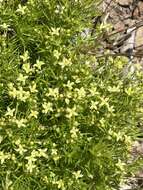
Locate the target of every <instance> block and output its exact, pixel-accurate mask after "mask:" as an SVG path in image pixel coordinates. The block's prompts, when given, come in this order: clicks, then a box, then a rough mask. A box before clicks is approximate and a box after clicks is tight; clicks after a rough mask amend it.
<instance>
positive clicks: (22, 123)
mask: <svg viewBox="0 0 143 190" xmlns="http://www.w3.org/2000/svg"><path fill="white" fill-rule="evenodd" d="M26 122H27V120H26V119H20V120H15V123H16V124H17V126H18V128H20V127H25V126H26V125H25V123H26Z"/></svg>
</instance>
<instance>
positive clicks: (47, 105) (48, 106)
mask: <svg viewBox="0 0 143 190" xmlns="http://www.w3.org/2000/svg"><path fill="white" fill-rule="evenodd" d="M42 106H43V108H44V110H42V112H43V113H45V114H46V113H48V112H52V111H53V108H52V103H51V102H48V103H47V102H44V103H43V104H42Z"/></svg>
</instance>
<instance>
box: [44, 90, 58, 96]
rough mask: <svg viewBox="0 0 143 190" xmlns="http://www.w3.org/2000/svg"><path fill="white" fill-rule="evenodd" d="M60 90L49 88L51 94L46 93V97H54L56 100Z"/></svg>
mask: <svg viewBox="0 0 143 190" xmlns="http://www.w3.org/2000/svg"><path fill="white" fill-rule="evenodd" d="M58 95H59V89H58V88H49V92H48V93H46V96H53V97H54V98H58Z"/></svg>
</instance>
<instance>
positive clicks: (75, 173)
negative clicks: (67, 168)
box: [73, 170, 83, 179]
mask: <svg viewBox="0 0 143 190" xmlns="http://www.w3.org/2000/svg"><path fill="white" fill-rule="evenodd" d="M73 175H74V176H75V178H76V179H79V178H81V177H83V175H82V174H81V171H80V170H78V171H76V172H73Z"/></svg>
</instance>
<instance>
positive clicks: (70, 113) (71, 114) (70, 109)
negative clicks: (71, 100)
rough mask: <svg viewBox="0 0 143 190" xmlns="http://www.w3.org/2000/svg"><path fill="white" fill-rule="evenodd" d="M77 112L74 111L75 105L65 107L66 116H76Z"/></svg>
mask: <svg viewBox="0 0 143 190" xmlns="http://www.w3.org/2000/svg"><path fill="white" fill-rule="evenodd" d="M77 115H78V114H77V112H76V107H75V106H74V107H73V108H67V114H66V117H67V118H69V119H70V118H72V117H74V116H77Z"/></svg>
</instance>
